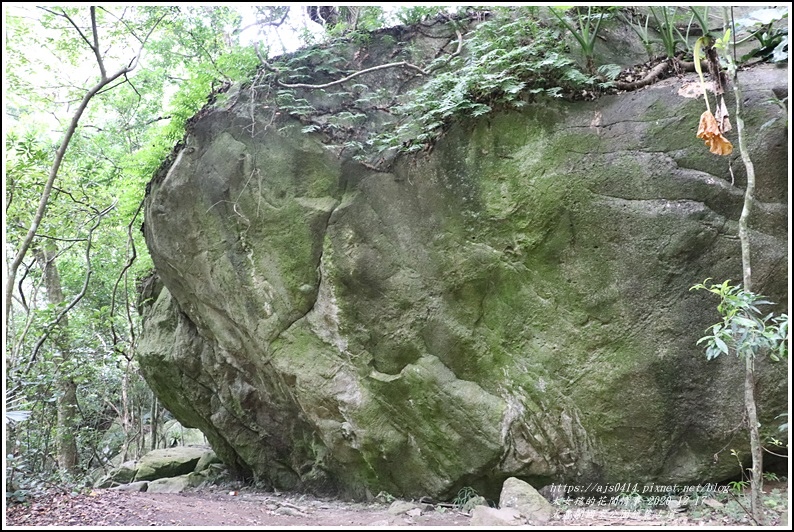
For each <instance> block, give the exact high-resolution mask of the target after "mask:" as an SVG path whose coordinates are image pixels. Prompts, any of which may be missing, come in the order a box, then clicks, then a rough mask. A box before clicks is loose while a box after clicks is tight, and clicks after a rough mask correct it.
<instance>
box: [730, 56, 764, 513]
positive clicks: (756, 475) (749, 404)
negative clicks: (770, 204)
mask: <svg viewBox="0 0 794 532" xmlns="http://www.w3.org/2000/svg"><path fill="white" fill-rule="evenodd" d="M733 94H734V97H735V98H736V132H737V136H738V139H739V153H740V154H741V156H742V162H743V163H744V166H745V168H746V170H747V187H746V188H745V191H744V206H743V208H742V215H741V216H740V217H739V241H740V242H741V246H742V283H743V285H744V289H745V290H746V291H748V292H751V291H752V289H753V288H752V281H753V278H752V268H751V267H750V232H749V228H748V225H747V224H748V220H749V217H750V209H751V208H752V206H753V203H754V201H755V197H754V194H755V167H754V166H753V161H752V160H751V159H750V154H749V153H748V152H747V146H746V145H745V141H744V120H743V119H742V117H743V116H744V115H743V111H742V98H743V95H742V89H741V87H740V86H739V80H738V76H737V75H736V71H735V70H734V75H733ZM744 368H745V369H744V407H745V410H746V411H747V423H748V425H749V429H750V453H751V455H752V459H753V468H752V476H751V478H750V511H751V512H752V514H753V518H754V519H755V521H756V522H757V523H758V524H759V525H763V524H764V515H763V512H764V510H763V506H762V505H761V493H762V491H763V488H764V484H763V483H764V477H763V459H764V457H763V454H762V452H761V438H760V436H759V433H758V413H757V411H756V403H755V361H754V360H753V356H752V354H747V355H746V359H745V367H744Z"/></svg>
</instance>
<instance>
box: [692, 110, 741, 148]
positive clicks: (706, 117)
mask: <svg viewBox="0 0 794 532" xmlns="http://www.w3.org/2000/svg"><path fill="white" fill-rule="evenodd" d="M697 137H698V138H699V139H703V140H704V141H705V143H706V146H708V147H709V151H711V153H716V154H717V155H730V154H731V153H732V152H733V144H731V143H730V141H729V140H728V139H726V138H725V137H724V136H723V135H722V132H721V131H720V128H719V126H718V125H717V119H716V118H714V115H713V114H711V111H706V112H704V113H703V114H702V115H700V124H698V132H697Z"/></svg>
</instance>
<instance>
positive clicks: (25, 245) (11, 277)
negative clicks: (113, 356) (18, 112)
mask: <svg viewBox="0 0 794 532" xmlns="http://www.w3.org/2000/svg"><path fill="white" fill-rule="evenodd" d="M92 13H93V8H92ZM64 15H65V14H64ZM165 15H166V14H165V13H164V14H163V16H161V17H160V18H159V19H157V21H156V22H155V23H154V24H153V25H152V28H151V29H150V30H149V33H147V34H146V37H145V38H144V39H143V42H142V43H141V46H140V48H139V49H138V53H137V54H136V55H135V57H134V58H133V59H132V61H130V63H129V64H128V65H127V66H126V67H122V68H121V69H119V70H118V71H117V72H116V73H115V74H113V75H112V76H110V77H109V78H108V77H106V76H105V75H103V76H102V79H101V80H100V81H99V83H97V84H96V85H94V86H93V87H92V88H91V89H89V90H88V92H87V93H86V94H85V96H83V99H82V100H81V101H80V105H79V106H78V108H77V111H75V113H74V115H73V116H72V120H71V122H70V124H69V128H68V129H67V130H66V133H65V134H64V137H63V140H62V141H61V144H60V146H59V147H58V151H57V152H56V153H55V160H54V161H53V163H52V168H51V169H50V174H49V177H48V178H47V182H46V183H45V185H44V190H43V191H42V193H41V199H40V200H39V205H38V208H37V209H36V213H35V214H34V216H33V220H32V222H31V224H30V227H29V228H28V232H27V235H25V238H24V240H23V241H22V243H21V244H20V246H19V249H18V250H17V252H16V255H15V256H14V259H13V260H12V261H11V264H10V265H9V266H8V278H7V279H6V287H5V308H6V313H5V314H6V331H8V326H9V323H10V321H9V320H10V315H11V300H12V298H11V295H12V294H13V291H14V284H15V280H16V274H17V270H18V269H19V265H20V264H22V261H23V260H24V258H25V255H26V254H27V252H28V250H29V249H30V245H31V243H32V242H33V238H34V237H35V236H36V232H37V231H38V229H39V225H40V224H41V221H42V219H43V218H44V213H45V212H46V210H47V204H48V202H49V199H50V194H51V193H52V188H53V184H54V183H55V179H56V178H57V177H58V171H59V170H60V167H61V163H62V162H63V157H64V155H65V154H66V149H67V148H68V147H69V143H70V142H71V140H72V136H74V133H75V131H76V130H77V124H78V123H79V122H80V118H81V117H82V116H83V112H85V110H86V108H87V107H88V103H89V102H90V101H91V98H93V97H94V96H95V95H96V94H97V93H98V92H99V91H100V90H102V89H103V88H104V87H105V86H107V85H108V84H110V83H112V82H113V81H115V80H116V79H117V78H119V77H121V76H123V75H126V74H127V73H129V72H131V71H132V70H133V69H135V67H136V66H137V65H138V60H139V58H140V56H141V53H143V48H144V46H146V42H147V41H148V39H149V37H150V36H151V34H152V32H153V31H154V30H155V28H156V27H157V26H158V25H159V24H160V22H161V21H162V20H163V18H165ZM93 20H94V26H96V20H95V19H93ZM77 31H78V32H80V29H79V28H78V29H77ZM80 35H81V37H83V39H85V36H84V35H83V33H82V32H80ZM89 45H90V44H89ZM100 65H101V61H100ZM102 68H104V67H102Z"/></svg>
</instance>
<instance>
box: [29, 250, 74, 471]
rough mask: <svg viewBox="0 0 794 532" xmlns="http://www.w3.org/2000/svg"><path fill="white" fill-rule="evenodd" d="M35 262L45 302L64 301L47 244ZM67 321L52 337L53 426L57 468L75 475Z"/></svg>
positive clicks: (72, 394)
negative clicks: (44, 290)
mask: <svg viewBox="0 0 794 532" xmlns="http://www.w3.org/2000/svg"><path fill="white" fill-rule="evenodd" d="M35 253H36V260H37V261H38V262H39V265H40V266H41V268H42V271H43V272H44V287H45V289H46V290H47V299H48V300H49V302H50V303H51V304H53V305H59V304H61V303H63V302H64V297H63V289H62V287H61V277H60V275H59V274H58V267H57V266H56V264H55V258H56V256H57V249H56V248H55V245H54V244H51V243H50V244H47V245H46V246H45V247H44V248H43V249H42V248H39V249H36V250H35ZM67 326H68V319H67V318H66V317H64V318H63V320H61V324H60V325H59V327H60V332H59V333H58V334H57V335H55V336H54V337H53V341H54V342H53V343H54V344H55V348H56V349H57V350H58V351H59V353H58V354H59V356H58V355H56V357H55V360H56V373H57V375H56V379H57V389H58V395H57V398H56V402H55V405H56V411H57V414H58V415H57V419H58V422H57V426H56V428H55V433H56V439H55V443H56V448H57V454H58V469H60V470H61V471H63V472H65V473H71V474H73V473H76V472H77V463H78V453H77V440H76V439H75V435H76V433H77V422H76V419H77V385H76V384H75V383H74V380H73V378H72V372H71V370H70V368H69V364H68V362H69V359H70V358H71V354H70V351H69V341H68V338H67V334H66V332H65V331H66V329H67Z"/></svg>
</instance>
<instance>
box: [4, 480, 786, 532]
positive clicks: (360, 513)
mask: <svg viewBox="0 0 794 532" xmlns="http://www.w3.org/2000/svg"><path fill="white" fill-rule="evenodd" d="M778 488H784V489H783V490H780V491H784V493H782V494H781V495H782V497H781V495H777V496H776V497H777V498H776V499H775V500H776V501H779V502H778V503H776V504H781V505H785V506H787V504H785V502H782V501H784V500H786V499H787V495H788V494H787V493H785V492H786V491H788V490H787V488H788V486H787V485H786V484H785V483H782V482H781V483H778ZM767 505H768V506H769V504H767ZM416 506H417V507H419V508H418V509H414V510H413V511H411V512H410V515H408V514H406V513H404V512H403V513H400V514H398V515H394V513H393V512H389V507H390V504H389V503H388V502H377V501H375V502H352V501H343V500H339V499H324V498H317V497H312V496H309V495H301V494H294V493H279V494H276V493H273V492H265V491H261V490H256V489H254V488H240V489H239V490H236V491H229V489H228V488H220V487H211V488H204V489H201V490H195V491H190V492H186V493H179V494H173V493H145V492H144V493H139V492H123V491H115V490H94V491H92V492H91V493H90V494H88V495H69V494H65V493H54V492H51V493H50V494H48V495H45V496H40V497H37V498H34V499H31V500H29V501H28V503H26V504H10V505H8V506H7V508H6V513H5V522H4V528H5V527H6V526H11V527H31V526H92V527H93V526H116V527H118V526H125V527H126V526H167V527H174V526H237V527H254V526H256V527H262V526H267V527H271V526H272V527H285V526H299V527H307V526H309V527H314V526H339V527H344V526H369V527H379V526H392V527H394V526H399V527H404V526H420V527H428V526H443V527H447V528H449V527H465V526H469V525H470V521H471V517H470V515H469V514H468V513H466V512H462V511H459V510H457V509H455V508H450V507H449V505H446V506H442V505H429V504H428V505H423V504H418V503H417V504H416ZM777 510H778V511H776V512H771V513H770V514H769V516H770V522H769V523H768V524H770V525H773V526H775V525H777V526H780V525H783V526H785V524H786V523H788V522H789V521H788V508H787V507H783V506H780V507H778V508H777ZM420 512H421V513H420ZM741 524H750V523H749V520H748V518H747V516H746V515H743V513H737V512H728V511H726V510H724V509H717V510H712V509H710V508H706V507H703V506H702V505H701V506H700V507H694V508H690V509H689V510H688V511H687V512H683V513H678V512H673V511H669V510H667V509H647V508H646V509H635V510H631V511H627V510H625V509H623V510H619V509H609V508H602V507H597V506H592V507H588V506H584V507H577V506H573V505H571V506H568V507H565V506H562V507H560V508H559V510H558V511H557V514H556V516H555V517H554V519H553V520H552V522H550V523H548V526H565V527H569V526H611V525H619V526H703V525H706V526H726V525H728V526H730V525H734V526H735V525H741Z"/></svg>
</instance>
